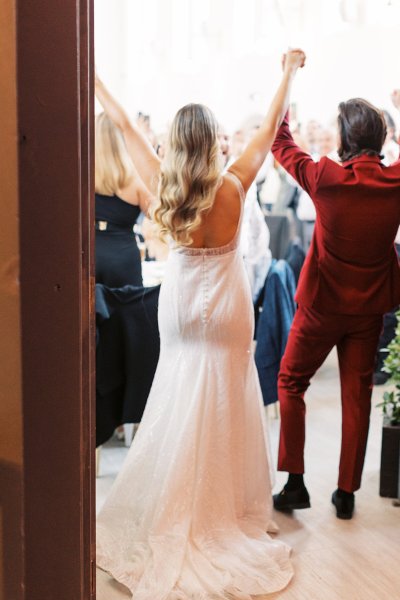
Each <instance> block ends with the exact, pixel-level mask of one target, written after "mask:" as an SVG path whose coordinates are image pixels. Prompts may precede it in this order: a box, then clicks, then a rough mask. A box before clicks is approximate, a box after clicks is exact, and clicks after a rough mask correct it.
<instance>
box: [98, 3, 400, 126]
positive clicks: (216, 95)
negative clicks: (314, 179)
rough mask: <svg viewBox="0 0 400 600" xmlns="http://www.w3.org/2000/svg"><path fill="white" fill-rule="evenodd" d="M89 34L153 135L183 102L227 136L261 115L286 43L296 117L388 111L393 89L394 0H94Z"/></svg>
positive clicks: (102, 64)
mask: <svg viewBox="0 0 400 600" xmlns="http://www.w3.org/2000/svg"><path fill="white" fill-rule="evenodd" d="M343 18H344V19H345V20H343ZM346 20H347V21H346ZM95 28H96V31H95V33H96V62H97V68H98V71H99V74H100V75H101V76H102V77H103V79H104V80H105V82H106V83H107V84H108V85H109V87H110V89H111V90H112V91H113V92H114V93H115V95H116V96H118V98H119V99H120V101H121V102H122V103H123V104H124V105H125V106H126V108H127V109H128V110H129V112H130V113H131V114H132V115H134V114H135V113H136V111H137V110H142V111H143V112H146V113H150V114H151V117H152V123H153V127H154V129H155V130H156V131H158V132H162V131H163V130H164V129H165V128H166V126H167V123H168V121H170V120H171V118H172V117H173V115H174V113H175V112H176V110H177V109H178V108H179V107H180V106H182V105H183V104H185V103H186V102H191V101H199V102H204V103H206V104H208V105H209V106H210V107H211V108H212V109H213V110H214V111H215V113H216V114H217V117H218V118H219V120H220V121H221V122H222V123H223V124H224V125H225V127H226V128H227V129H228V130H231V131H232V130H233V129H234V128H236V127H238V126H239V125H240V123H241V122H243V120H244V119H246V118H247V117H248V116H249V115H250V114H253V113H262V112H264V110H265V108H266V107H267V105H268V102H269V100H270V99H271V96H272V94H273V91H274V88H275V86H276V85H277V82H278V81H279V77H280V55H281V54H282V52H283V51H284V50H285V48H287V46H288V45H292V46H297V45H301V46H302V47H304V49H305V50H306V52H307V54H308V60H307V66H306V68H305V69H304V70H303V71H301V73H300V74H299V77H298V81H297V82H296V86H295V90H294V100H295V101H297V102H298V105H299V115H300V118H301V119H302V120H307V119H309V118H314V117H315V118H317V119H319V120H321V121H323V122H328V121H329V120H331V119H332V118H334V116H335V114H336V107H337V104H338V103H339V102H340V101H341V100H343V99H348V98H350V97H354V96H362V97H365V98H367V99H369V100H370V101H371V102H373V103H375V104H377V105H379V106H382V107H388V108H390V99H389V94H390V91H391V90H392V89H393V88H394V87H400V68H399V59H398V54H399V39H400V35H399V34H400V1H399V0H390V2H389V1H388V0H95ZM392 112H393V111H392Z"/></svg>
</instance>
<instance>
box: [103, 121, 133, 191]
mask: <svg viewBox="0 0 400 600" xmlns="http://www.w3.org/2000/svg"><path fill="white" fill-rule="evenodd" d="M133 176H134V171H133V164H132V161H131V158H130V156H129V154H128V151H127V149H126V146H125V142H124V138H123V136H122V133H121V132H120V130H119V129H118V128H117V127H116V126H115V125H114V123H113V122H112V121H111V119H110V118H109V117H108V116H107V115H106V114H105V113H104V112H102V113H100V114H99V115H97V117H96V127H95V191H96V192H97V193H98V194H105V195H106V196H113V195H114V194H116V193H117V191H118V190H120V189H122V188H124V187H126V186H127V185H129V183H130V182H131V180H132V177H133Z"/></svg>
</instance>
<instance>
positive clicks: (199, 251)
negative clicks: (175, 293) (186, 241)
mask: <svg viewBox="0 0 400 600" xmlns="http://www.w3.org/2000/svg"><path fill="white" fill-rule="evenodd" d="M224 177H228V178H230V179H231V181H233V182H234V183H235V186H236V188H237V190H238V192H239V197H240V215H239V220H238V224H237V228H236V231H235V235H234V236H233V238H232V239H231V240H230V241H229V242H228V243H226V244H223V245H222V246H214V247H207V246H197V247H196V246H175V247H174V248H173V249H174V250H175V252H178V253H179V254H185V255H187V256H221V255H223V254H228V253H229V252H233V251H234V250H236V248H237V247H238V245H239V238H240V230H241V225H242V218H243V204H244V200H245V197H246V194H245V192H244V189H243V185H242V182H241V181H240V179H239V177H237V175H235V174H234V173H232V172H231V171H227V172H226V173H225V174H224V176H223V177H222V178H221V183H220V185H219V186H218V189H219V188H220V187H221V185H222V183H223V179H224Z"/></svg>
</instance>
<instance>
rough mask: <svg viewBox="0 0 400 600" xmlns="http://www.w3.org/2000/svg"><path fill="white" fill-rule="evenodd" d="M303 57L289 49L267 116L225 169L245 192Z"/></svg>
mask: <svg viewBox="0 0 400 600" xmlns="http://www.w3.org/2000/svg"><path fill="white" fill-rule="evenodd" d="M305 59H306V56H305V54H304V52H303V51H302V50H300V49H295V50H289V51H288V53H287V54H285V55H284V57H283V74H282V80H281V83H280V85H279V87H278V89H277V91H276V93H275V96H274V98H273V100H272V102H271V105H270V107H269V110H268V113H267V115H266V117H265V119H264V121H263V123H262V125H261V127H260V128H259V129H258V131H257V133H256V135H255V136H254V137H253V139H252V140H251V141H250V143H249V144H248V146H247V147H246V149H245V150H244V152H243V154H242V155H241V156H240V157H239V158H238V159H237V160H236V161H235V162H234V163H233V165H232V166H231V167H230V168H229V171H232V172H233V173H234V174H235V175H237V176H238V177H239V179H240V181H241V182H242V184H243V187H244V190H245V192H247V190H248V189H249V187H250V185H251V184H252V183H253V181H254V179H255V177H256V175H257V173H258V171H259V170H260V168H261V166H262V164H263V162H264V160H265V158H266V156H267V154H268V152H269V150H270V149H271V146H272V143H273V141H274V138H275V135H276V132H277V131H278V128H279V126H280V124H281V122H282V120H283V117H284V116H285V113H286V111H287V110H288V107H289V100H290V92H291V87H292V83H293V80H294V77H295V75H296V72H297V69H298V68H299V67H303V66H304V63H305Z"/></svg>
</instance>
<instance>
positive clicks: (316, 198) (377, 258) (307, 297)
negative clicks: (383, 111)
mask: <svg viewBox="0 0 400 600" xmlns="http://www.w3.org/2000/svg"><path fill="white" fill-rule="evenodd" d="M272 152H273V154H274V156H275V158H276V160H277V161H278V162H279V163H280V164H281V165H282V166H283V167H284V168H285V169H286V171H288V172H289V173H290V175H292V177H294V179H295V180H296V181H297V182H298V183H299V184H300V185H301V187H302V188H303V189H304V190H305V191H306V192H307V193H308V194H309V195H310V196H311V198H312V200H313V202H314V204H315V208H316V212H317V217H316V223H315V229H314V235H313V238H312V241H311V246H310V249H309V252H308V254H307V258H306V261H305V263H304V266H303V269H302V272H301V275H300V280H299V285H298V289H297V294H296V301H297V302H298V303H299V304H302V305H303V306H308V307H313V308H315V310H317V311H318V312H322V313H333V314H383V313H385V312H388V311H389V310H391V309H392V308H394V307H395V306H397V305H399V304H400V269H399V263H398V259H397V254H396V250H395V247H394V239H395V237H396V233H397V229H398V227H399V224H400V160H399V161H397V162H396V163H394V164H393V165H391V166H390V167H385V166H384V165H383V164H382V163H381V162H380V159H379V158H378V157H375V156H367V155H362V156H360V157H358V158H354V159H352V160H349V161H348V162H345V163H342V164H341V165H339V164H337V163H336V162H334V161H332V160H330V159H329V158H327V157H324V158H321V160H320V161H319V162H314V161H313V160H312V158H311V157H310V155H309V154H307V153H306V152H303V151H302V150H301V149H300V148H299V147H298V146H297V145H296V143H295V142H294V140H293V137H292V135H291V133H290V130H289V122H288V115H286V118H285V120H284V121H283V123H282V125H281V127H280V129H279V131H278V134H277V136H276V139H275V142H274V144H273V146H272Z"/></svg>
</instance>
